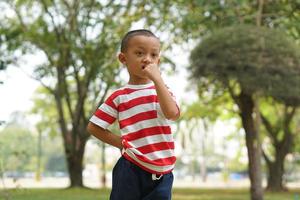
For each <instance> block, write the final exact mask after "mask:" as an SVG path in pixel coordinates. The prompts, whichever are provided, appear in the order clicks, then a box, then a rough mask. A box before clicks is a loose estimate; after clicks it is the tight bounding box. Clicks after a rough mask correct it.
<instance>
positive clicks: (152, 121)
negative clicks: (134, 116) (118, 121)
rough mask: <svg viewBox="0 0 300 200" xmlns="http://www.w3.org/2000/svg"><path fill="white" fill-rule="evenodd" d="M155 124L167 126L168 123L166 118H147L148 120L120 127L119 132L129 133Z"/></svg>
mask: <svg viewBox="0 0 300 200" xmlns="http://www.w3.org/2000/svg"><path fill="white" fill-rule="evenodd" d="M156 126H169V123H168V122H167V121H166V120H159V119H149V120H144V121H139V122H137V123H135V124H132V125H129V126H126V127H124V128H122V129H121V133H122V136H124V135H127V134H129V133H133V132H136V131H139V130H142V129H145V128H150V127H156Z"/></svg>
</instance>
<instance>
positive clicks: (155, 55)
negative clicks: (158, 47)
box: [135, 51, 158, 58]
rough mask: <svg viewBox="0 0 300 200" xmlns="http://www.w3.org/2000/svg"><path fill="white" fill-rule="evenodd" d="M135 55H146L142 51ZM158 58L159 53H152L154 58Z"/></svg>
mask: <svg viewBox="0 0 300 200" xmlns="http://www.w3.org/2000/svg"><path fill="white" fill-rule="evenodd" d="M135 54H136V55H137V56H143V55H144V54H145V53H144V52H142V51H137V52H135ZM157 56H158V54H157V53H152V54H151V57H153V58H155V57H157Z"/></svg>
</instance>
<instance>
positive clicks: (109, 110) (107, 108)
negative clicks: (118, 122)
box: [99, 103, 118, 118]
mask: <svg viewBox="0 0 300 200" xmlns="http://www.w3.org/2000/svg"><path fill="white" fill-rule="evenodd" d="M99 109H100V110H102V111H103V112H105V113H107V114H109V115H110V116H112V117H115V118H116V116H117V113H118V111H117V110H115V109H114V108H112V107H110V106H109V105H107V104H106V103H103V104H102V105H101V106H100V107H99Z"/></svg>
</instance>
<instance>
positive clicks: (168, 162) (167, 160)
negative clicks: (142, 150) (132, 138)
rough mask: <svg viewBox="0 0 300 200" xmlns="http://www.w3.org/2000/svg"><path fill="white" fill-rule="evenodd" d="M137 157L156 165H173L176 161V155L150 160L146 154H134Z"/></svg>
mask: <svg viewBox="0 0 300 200" xmlns="http://www.w3.org/2000/svg"><path fill="white" fill-rule="evenodd" d="M134 155H135V157H136V158H137V159H138V160H140V161H142V162H145V163H148V164H151V165H155V166H161V167H163V166H166V165H173V164H174V163H175V161H176V157H175V156H171V157H167V158H160V159H156V160H149V158H147V157H146V156H144V155H136V154H134Z"/></svg>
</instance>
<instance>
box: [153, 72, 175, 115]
mask: <svg viewBox="0 0 300 200" xmlns="http://www.w3.org/2000/svg"><path fill="white" fill-rule="evenodd" d="M153 82H154V84H155V88H156V93H157V97H158V102H159V105H160V107H161V110H162V112H163V113H164V116H165V117H166V118H167V119H170V120H176V119H178V118H179V115H180V112H179V109H178V107H177V104H176V102H175V101H174V99H173V97H172V96H171V94H170V92H169V90H168V88H167V87H166V85H165V83H164V81H163V79H162V77H161V76H159V77H157V78H156V79H154V80H153Z"/></svg>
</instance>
